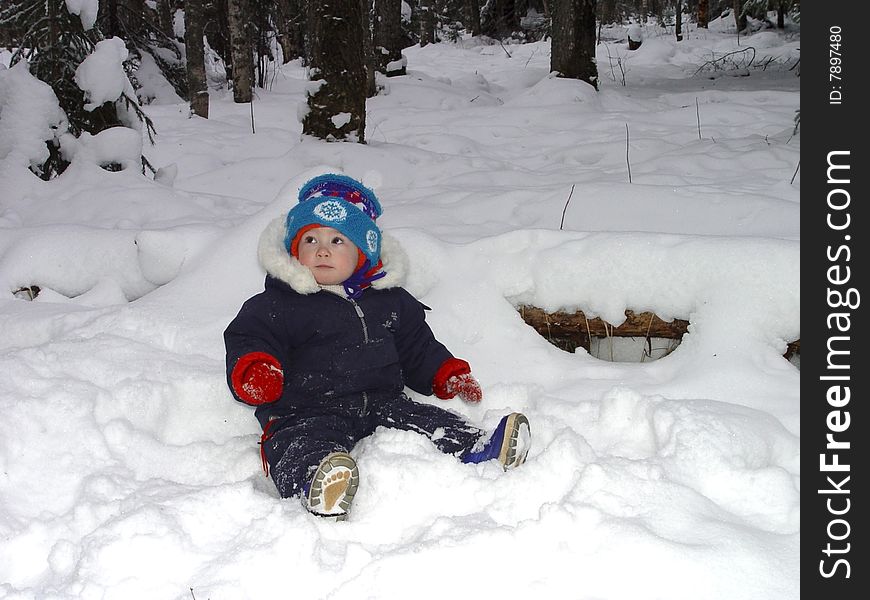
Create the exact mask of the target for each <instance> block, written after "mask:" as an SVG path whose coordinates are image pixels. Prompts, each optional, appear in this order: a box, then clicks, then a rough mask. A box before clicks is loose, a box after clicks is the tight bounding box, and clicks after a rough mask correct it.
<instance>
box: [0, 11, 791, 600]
mask: <svg viewBox="0 0 870 600" xmlns="http://www.w3.org/2000/svg"><path fill="white" fill-rule="evenodd" d="M756 36H760V37H758V39H759V42H760V43H759V44H757V45H755V47H756V48H757V51H758V53H759V58H758V60H759V61H760V60H762V59H764V58H766V57H767V56H772V57H775V61H774V62H773V63H772V64H771V65H768V66H767V68H766V69H764V70H762V69H752V68H750V69H749V71H748V72H749V76H748V77H747V76H742V77H733V76H730V75H729V73H728V72H724V71H723V72H716V73H714V74H703V73H701V74H698V75H694V73H695V72H696V71H697V70H698V67H699V66H700V65H702V64H703V63H705V62H706V61H708V60H710V58H711V56H713V55H714V54H718V55H721V54H722V53H725V52H727V51H729V49H730V50H734V49H736V48H737V46H736V43H737V42H736V38H735V37H734V36H733V34H729V33H727V32H720V31H718V30H716V29H715V28H711V30H710V31H703V30H701V31H699V30H695V29H692V30H689V31H688V32H687V34H686V39H685V41H683V42H681V43H680V44H679V45H677V43H676V42H674V41H673V39H672V38H671V37H664V36H662V35H657V34H656V32H655V31H654V30H652V29H651V28H648V29H647V30H646V31H645V33H644V38H645V39H644V43H643V46H642V47H641V49H640V50H639V51H637V52H629V51H628V50H627V48H626V46H625V44H624V43H612V42H609V43H608V44H607V46H606V47H605V46H604V45H602V46H599V48H598V57H597V58H598V65H599V71H600V87H601V90H600V91H599V92H597V93H596V92H594V91H593V90H592V89H591V88H590V87H589V86H588V85H586V84H583V83H580V82H577V81H569V80H563V79H557V78H554V77H550V75H549V73H548V62H549V48H548V46H547V44H546V43H535V44H528V45H522V46H518V45H517V46H510V47H509V50H510V54H511V57H508V56H507V54H506V53H505V52H504V51H503V50H502V48H501V47H500V46H489V45H483V44H480V43H479V42H477V41H470V40H464V41H463V42H462V43H461V44H459V45H450V44H430V45H427V46H426V47H425V48H422V49H421V48H419V47H413V48H408V49H406V50H405V51H404V52H405V55H406V56H407V58H408V67H409V71H408V75H407V76H404V77H395V78H391V79H389V81H388V84H387V88H386V89H385V90H384V92H385V93H383V94H381V95H379V96H377V97H375V98H373V99H370V100H369V102H368V118H367V122H368V125H367V131H366V138H367V140H368V144H366V145H361V144H351V143H324V142H320V141H316V140H313V139H309V138H303V137H302V136H301V135H300V133H301V126H300V124H299V122H298V121H297V119H296V113H295V107H296V106H297V105H300V104H301V105H304V102H305V97H306V96H305V94H306V90H307V89H308V88H309V84H308V82H307V81H306V78H305V72H304V68H303V67H301V66H300V65H299V63H298V61H296V62H292V63H289V64H288V65H285V67H284V69H283V71H282V72H281V73H279V74H278V76H277V77H276V78H275V81H274V85H273V86H272V88H271V89H270V90H268V91H267V90H258V93H257V98H256V100H255V109H254V114H255V119H256V133H255V134H254V133H252V129H251V111H250V106H249V105H247V104H240V105H235V104H233V102H232V96H231V94H229V93H223V94H221V93H212V94H211V107H210V115H209V116H210V118H209V119H208V120H205V119H200V118H190V117H189V111H188V108H187V106H186V105H185V104H183V103H172V102H171V101H168V100H167V99H168V97H167V96H166V95H160V94H159V93H158V92H159V88H155V89H153V90H148V89H146V90H145V91H144V93H143V94H142V97H153V98H158V97H160V98H161V101H160V103H154V104H151V105H147V106H145V107H143V108H144V109H145V110H146V112H147V113H148V114H149V115H150V116H151V118H152V119H153V120H154V123H155V125H156V128H157V132H158V135H157V142H156V145H155V146H148V145H146V146H145V148H144V152H145V154H146V156H147V157H148V159H149V161H150V162H151V163H152V164H153V165H155V166H156V167H160V168H161V171H160V172H161V175H160V176H159V177H158V178H157V181H154V180H152V179H150V178H148V177H145V176H143V175H142V174H141V170H140V168H139V165H138V164H136V161H135V160H134V157H135V155H136V153H137V152H138V149H139V146H138V145H137V144H141V139H140V138H139V137H138V134H137V133H135V132H131V133H133V134H134V135H132V136H131V135H130V134H129V133H125V132H124V131H122V130H120V128H118V131H116V130H109V131H107V132H104V133H101V134H99V135H97V136H94V137H92V138H91V137H85V138H84V139H80V140H78V141H77V142H76V143H77V144H78V146H77V148H78V149H77V150H76V151H75V153H74V161H73V164H72V166H71V167H70V168H69V169H68V170H67V171H66V172H65V173H64V174H63V175H61V176H60V177H58V178H56V179H54V180H51V181H47V182H45V181H41V180H39V179H37V178H36V177H34V176H33V175H32V174H30V172H29V171H27V165H28V164H29V160H34V159H38V158H39V156H37V154H38V153H37V152H36V151H35V150H34V149H33V148H35V146H34V142H33V140H36V139H38V140H44V139H46V137H45V136H46V135H48V134H47V133H46V129H45V125H46V124H47V123H49V122H51V120H52V119H53V118H55V117H54V115H55V113H54V112H53V111H52V109H51V103H50V102H49V101H46V100H45V99H44V98H43V96H44V91H42V90H41V88H39V86H35V85H31V84H27V86H26V87H25V86H24V84H22V87H21V89H22V90H25V91H26V93H27V94H28V96H29V97H30V98H31V102H32V105H33V113H34V114H28V113H27V111H24V113H23V114H22V116H21V117H20V118H16V119H15V120H14V121H12V122H11V124H10V119H8V118H7V112H6V110H7V109H6V108H3V113H2V114H3V119H2V121H0V148H3V149H5V154H4V153H0V178H2V181H0V187H2V189H3V193H2V195H0V330H2V332H3V335H2V336H0V372H2V373H3V374H4V376H3V377H2V378H0V415H2V417H0V473H2V475H0V507H2V508H0V514H2V518H0V540H2V541H0V582H2V583H0V597H8V598H16V599H24V598H28V599H30V598H32V599H36V598H39V599H46V598H51V599H67V598H69V599H72V598H76V599H79V598H80V599H85V600H88V599H92V598H104V599H110V598H123V599H124V600H129V599H131V598H148V599H160V598H166V599H178V598H188V597H190V596H191V593H193V594H195V597H196V598H200V599H205V598H213V599H218V598H254V597H276V596H281V595H287V594H290V595H292V596H293V597H300V598H308V597H310V598H325V597H329V598H332V599H341V598H348V599H357V598H360V597H364V596H370V597H377V598H381V599H384V598H407V597H408V596H409V593H410V595H411V596H413V597H415V598H439V599H440V598H443V597H444V596H445V594H453V595H458V596H460V597H463V598H473V597H507V598H521V597H534V598H537V597H544V596H547V595H555V594H558V595H560V596H567V597H571V598H577V599H589V600H591V599H599V598H608V599H621V598H626V599H632V600H638V599H646V598H649V599H653V598H669V599H680V598H687V599H696V598H705V599H710V600H717V599H721V600H741V599H756V598H765V599H767V600H770V599H783V600H785V599H789V600H790V599H792V598H795V597H798V596H799V579H800V577H799V566H798V562H799V549H798V547H799V538H800V503H799V487H800V393H799V382H800V374H799V371H798V369H797V368H796V367H795V366H794V365H793V364H790V363H789V362H787V361H786V360H785V359H784V358H782V356H781V355H782V353H783V352H784V351H785V347H786V343H787V342H789V341H792V340H795V339H798V338H799V337H800V319H799V314H800V293H799V283H800V274H799V271H798V266H799V256H800V235H799V231H800V220H799V208H800V203H799V190H800V174H799V173H798V174H797V176H796V177H795V178H794V181H793V182H792V177H793V176H794V174H795V167H796V166H797V164H798V160H799V155H800V135H799V134H798V135H793V127H794V125H793V117H794V111H795V110H797V109H798V108H799V85H800V80H799V79H798V78H796V77H795V75H794V73H793V72H790V71H788V70H787V69H788V67H790V66H792V65H793V64H794V62H795V61H796V60H797V59H798V57H799V52H798V47H799V41H800V40H799V38H798V36H797V34H796V33H794V32H793V31H792V32H788V33H773V32H759V33H758V34H756ZM754 37H755V36H749V37H747V36H741V43H743V44H749V43H750V41H751V40H753V38H754ZM617 57H618V58H619V59H620V60H621V61H622V65H623V67H625V85H623V81H622V78H621V77H620V76H619V73H618V71H617V72H616V76H615V77H611V70H610V65H611V62H610V61H611V60H615V59H616V58H617ZM151 74H152V75H153V70H152V71H151ZM10 77H12V78H14V77H20V73H19V74H16V69H11V70H8V71H3V70H0V106H3V107H6V106H10V103H9V102H10V101H9V98H10V96H9V94H8V89H9V88H8V87H6V88H4V86H3V82H4V81H5V80H8V79H9V78H10ZM143 80H144V81H145V82H149V81H154V79H153V78H143ZM15 85H18V84H15ZM154 85H155V86H157V85H159V84H158V83H154ZM96 87H99V86H93V87H90V86H89V89H91V90H92V97H91V101H94V102H96V101H98V100H99V99H100V98H108V96H109V95H110V94H108V93H106V94H103V93H101V92H99V91H98V90H96V89H95V88H96ZM4 89H7V92H6V95H5V96H4V95H3V93H4V92H3V90H4ZM25 91H22V93H25ZM696 101H697V104H696ZM3 102H5V104H3ZM16 102H20V100H16ZM19 106H20V105H19ZM16 110H18V109H16ZM16 114H17V113H16ZM699 117H700V135H699V122H698V121H699ZM626 125H628V133H629V135H628V158H627V157H626V153H627V150H626V143H627V142H626ZM10 149H12V150H10ZM106 161H110V162H111V161H114V162H119V163H121V164H122V166H123V167H124V168H123V169H122V170H121V171H117V172H108V171H105V170H103V169H101V168H100V167H99V165H100V164H103V163H105V162H106ZM629 165H630V170H631V181H630V182H629V177H628V167H629ZM326 171H332V172H343V173H346V174H348V175H351V176H354V177H357V178H360V179H361V180H363V181H364V182H365V183H366V184H367V185H369V186H371V187H373V188H374V189H376V191H377V193H378V195H379V198H380V200H381V202H382V204H383V206H384V215H383V217H382V218H381V219H380V223H381V225H382V227H383V228H384V229H386V230H388V231H389V232H390V233H392V234H393V235H394V236H395V237H396V238H398V239H399V240H400V242H401V243H402V245H403V246H404V248H405V250H406V252H407V253H408V256H409V260H410V270H411V276H410V279H409V281H408V283H407V288H408V289H409V291H411V292H412V293H413V294H415V295H416V296H417V297H418V298H420V299H421V301H422V302H424V303H425V304H426V305H428V306H431V307H432V309H433V310H432V311H431V312H430V313H429V315H428V321H429V323H430V325H431V327H432V328H433V330H434V331H435V333H436V335H437V336H438V337H439V339H441V341H443V342H444V343H445V344H446V345H447V346H448V347H449V348H450V349H451V350H452V351H453V353H454V354H455V355H457V356H459V357H462V358H465V359H467V360H468V361H469V362H470V363H471V365H472V368H473V372H474V375H475V377H476V378H477V379H478V380H479V381H480V382H481V384H482V386H483V392H484V398H483V400H482V402H481V403H480V404H479V405H469V404H465V403H462V402H460V401H458V400H454V401H451V402H450V403H447V404H444V403H443V401H441V400H436V399H433V398H428V399H424V398H422V397H419V396H418V397H417V398H418V399H421V400H424V401H429V402H436V403H439V404H440V405H442V406H447V407H449V408H451V409H453V410H456V411H458V412H461V413H462V414H464V415H465V416H466V417H467V418H468V419H469V420H471V421H472V422H474V423H477V424H479V425H481V426H483V427H487V428H492V427H494V426H495V425H496V423H497V422H498V420H499V418H500V417H501V416H502V415H504V414H505V413H507V412H509V411H514V410H518V411H522V412H524V413H525V414H526V415H527V416H528V417H529V420H530V424H531V435H532V445H531V452H530V454H529V459H528V461H527V463H526V464H524V465H523V466H521V467H520V468H518V469H516V470H513V471H510V472H508V473H503V472H502V471H501V469H500V468H499V466H498V465H497V464H495V463H486V464H481V465H464V464H461V463H459V462H458V461H457V460H456V459H455V458H453V457H451V456H446V455H442V454H440V453H439V452H438V451H437V450H436V449H435V448H434V446H433V445H432V444H431V443H430V442H429V441H428V440H427V439H425V438H423V437H421V436H419V435H416V434H414V433H411V432H400V431H393V430H386V429H381V430H378V431H377V432H376V434H375V435H374V436H372V437H370V438H368V439H366V440H364V441H363V442H361V443H360V444H359V445H358V446H357V447H356V448H355V449H354V450H353V455H354V456H355V458H356V459H357V461H358V464H359V468H360V473H361V485H360V488H359V492H358V494H357V497H356V500H355V503H354V506H353V512H352V513H351V517H350V520H349V521H348V522H346V523H328V522H324V521H321V520H318V519H317V518H315V517H313V516H311V515H309V514H307V513H306V512H305V511H304V510H303V509H302V507H301V505H300V504H299V503H298V502H297V501H293V500H290V501H288V500H281V499H279V498H278V497H277V494H276V492H275V489H274V486H273V485H272V483H271V481H270V480H268V479H266V478H265V477H264V476H263V475H262V473H261V467H260V458H259V452H258V450H259V448H258V446H257V441H258V439H259V433H260V432H259V428H258V425H257V423H256V421H255V419H254V417H253V411H252V409H250V408H249V407H246V406H243V405H241V404H238V403H236V402H234V401H233V400H232V397H231V396H230V394H229V391H228V390H227V389H226V383H225V372H224V349H223V341H222V332H223V329H224V328H225V326H226V325H227V323H228V322H229V321H230V320H231V319H232V318H233V316H235V314H236V312H237V311H238V309H239V307H240V305H241V303H242V302H243V301H244V300H245V299H246V298H247V297H249V296H250V295H252V294H254V293H257V292H258V291H259V290H261V289H262V283H263V273H262V271H261V270H260V268H259V267H258V265H257V259H256V245H257V239H258V236H259V233H260V231H261V230H262V229H263V228H264V227H265V226H266V224H267V223H268V222H269V221H270V220H271V219H273V218H274V217H276V216H278V215H281V214H284V213H285V212H286V211H287V209H288V208H289V207H290V206H292V204H293V203H294V201H295V193H296V191H297V190H298V188H299V186H300V185H301V184H302V183H303V182H305V181H306V180H307V179H309V178H310V177H312V176H314V175H317V174H320V173H323V172H326ZM563 211H564V218H563ZM32 285H38V286H39V287H40V288H41V293H40V294H39V295H38V296H37V297H36V299H35V300H34V301H27V300H24V299H22V297H21V296H22V294H19V295H18V296H15V295H13V292H14V291H15V290H18V289H19V288H22V287H27V286H32ZM521 304H534V305H537V306H540V307H543V308H545V309H548V310H555V309H566V310H575V309H578V308H579V309H582V310H584V311H586V312H587V314H588V315H589V316H590V317H591V316H601V317H602V318H605V319H607V320H609V321H611V322H612V323H615V324H618V323H619V322H620V321H621V320H622V319H623V311H624V310H625V309H626V308H631V309H633V310H635V311H642V310H652V311H655V312H656V313H657V314H659V315H660V316H662V317H664V318H672V317H679V318H687V319H688V320H689V321H690V327H689V333H688V334H687V335H686V336H685V337H684V339H683V342H682V344H681V345H680V346H679V347H677V348H676V350H675V351H674V352H672V353H671V354H669V355H668V356H665V357H663V358H661V359H659V360H656V361H653V362H644V363H640V362H627V363H615V362H606V361H603V360H599V359H597V358H595V357H593V356H591V355H589V354H587V353H586V352H585V351H584V350H582V349H580V350H578V351H577V352H576V353H567V352H564V351H562V350H559V349H557V348H555V347H554V346H552V345H551V344H549V343H548V342H547V341H546V340H545V339H543V338H542V337H541V336H539V335H538V334H537V333H536V332H535V331H533V330H532V329H531V328H530V327H529V326H527V325H526V324H525V323H524V322H523V321H522V320H521V318H520V316H519V314H518V312H517V307H518V306H519V305H521ZM433 573H439V574H443V579H444V583H440V582H437V581H433V578H432V574H433ZM191 590H192V592H191ZM288 590H289V591H288ZM409 591H410V592H409Z"/></svg>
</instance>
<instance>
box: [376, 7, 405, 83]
mask: <svg viewBox="0 0 870 600" xmlns="http://www.w3.org/2000/svg"><path fill="white" fill-rule="evenodd" d="M374 6H375V11H374V19H373V31H372V34H373V37H374V43H373V48H372V52H373V53H374V63H375V68H376V69H377V70H378V71H380V72H381V73H384V74H386V76H387V77H395V76H397V75H404V74H405V73H406V69H405V61H404V60H403V57H402V0H375V4H374Z"/></svg>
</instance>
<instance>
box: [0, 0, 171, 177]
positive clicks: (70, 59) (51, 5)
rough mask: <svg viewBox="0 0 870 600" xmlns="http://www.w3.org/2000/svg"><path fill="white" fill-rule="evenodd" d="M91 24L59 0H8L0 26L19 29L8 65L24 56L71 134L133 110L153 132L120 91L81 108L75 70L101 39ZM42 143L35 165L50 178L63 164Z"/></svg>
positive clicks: (52, 147)
mask: <svg viewBox="0 0 870 600" xmlns="http://www.w3.org/2000/svg"><path fill="white" fill-rule="evenodd" d="M83 21H85V24H83ZM95 23H96V15H82V16H79V15H73V14H71V13H70V12H69V10H68V8H67V5H66V2H65V0H14V1H12V2H9V3H8V4H7V5H6V6H5V7H4V8H3V10H2V11H0V27H2V28H6V27H11V28H12V29H13V30H14V31H19V32H23V33H22V34H21V37H20V39H17V40H15V42H16V45H17V46H18V50H16V51H15V53H14V54H13V55H12V59H11V64H16V63H18V62H19V61H22V60H25V61H27V62H28V66H29V68H30V72H31V73H32V74H33V75H34V76H35V77H37V78H38V79H40V80H41V81H44V82H45V83H47V84H48V85H49V86H51V88H52V90H54V93H55V95H56V96H57V99H58V102H59V104H60V107H61V109H62V110H63V111H64V113H66V116H67V120H68V123H69V132H70V133H71V134H73V135H74V136H76V137H78V136H79V135H81V133H82V132H87V133H90V134H97V133H99V132H100V131H103V130H104V129H108V128H109V127H115V126H119V125H122V124H123V123H122V121H121V118H120V115H119V111H121V114H123V113H126V112H133V113H134V114H135V115H136V117H138V118H139V120H140V121H141V122H142V123H143V124H144V125H145V127H146V131H147V133H148V134H149V136H150V135H151V134H152V133H153V132H154V127H153V124H152V123H151V120H150V119H149V118H148V117H147V116H146V115H145V113H143V112H142V110H141V108H139V103H138V102H137V100H136V98H131V97H129V96H128V95H127V94H126V93H123V94H121V96H120V97H119V98H118V100H116V101H115V102H105V103H103V104H102V105H100V106H97V107H95V108H94V109H93V110H86V109H85V104H86V98H85V93H84V92H83V91H82V90H81V89H80V88H79V87H78V85H76V82H75V73H76V69H77V68H78V67H79V65H80V64H81V63H82V61H83V60H84V59H85V58H87V57H88V55H89V54H90V53H91V52H92V51H93V49H94V47H95V46H96V44H97V42H100V41H102V40H103V39H104V36H103V34H102V33H101V32H100V30H99V29H98V28H96V27H94V25H95ZM86 25H87V26H86ZM125 67H126V69H127V73H128V76H129V74H130V73H131V71H132V64H131V63H130V62H129V61H128V63H127V64H126V65H125ZM48 146H49V158H48V159H47V160H46V162H45V164H43V165H42V166H41V168H40V169H38V170H39V173H38V175H39V176H40V177H42V178H43V179H51V178H52V177H55V176H56V175H58V174H60V173H62V172H63V171H64V170H65V169H66V167H67V166H69V162H68V161H67V160H66V159H65V158H64V157H63V156H62V155H61V153H60V149H59V148H58V147H57V145H56V144H55V143H53V142H49V143H48ZM145 164H146V163H145V162H144V159H143V165H145Z"/></svg>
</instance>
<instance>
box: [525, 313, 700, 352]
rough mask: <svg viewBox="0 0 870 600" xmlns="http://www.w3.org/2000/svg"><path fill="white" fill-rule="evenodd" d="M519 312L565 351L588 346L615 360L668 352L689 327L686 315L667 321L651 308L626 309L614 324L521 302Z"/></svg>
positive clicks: (589, 348) (588, 350)
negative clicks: (623, 316)
mask: <svg viewBox="0 0 870 600" xmlns="http://www.w3.org/2000/svg"><path fill="white" fill-rule="evenodd" d="M518 310H519V313H520V316H521V317H522V318H523V320H524V321H525V322H526V323H528V324H529V325H531V326H532V328H533V329H534V330H535V331H537V332H538V333H539V334H541V336H543V337H544V339H546V340H547V341H548V342H550V343H551V344H553V345H554V346H556V347H557V348H559V349H561V350H565V351H566V352H574V351H575V350H576V349H577V348H585V349H586V351H587V352H589V354H590V355H592V356H594V357H595V358H599V359H601V360H608V361H613V362H649V361H652V360H657V359H659V358H662V357H664V356H667V355H668V354H670V353H671V352H673V351H674V349H675V348H676V347H677V346H679V345H680V341H681V340H682V339H683V334H685V333H686V331H687V330H688V327H689V322H688V321H687V320H685V319H674V320H673V321H665V320H664V319H662V318H661V317H659V316H658V315H656V314H654V313H651V312H642V313H635V312H634V311H632V310H626V311H625V322H623V323H622V324H621V325H619V326H618V327H614V326H613V325H611V324H610V323H608V322H607V321H605V320H603V319H600V318H589V317H587V316H586V315H585V314H584V313H583V311H579V310H578V311H577V312H573V313H567V312H563V311H556V312H547V311H545V310H544V309H542V308H538V307H537V306H520V307H519V309H518Z"/></svg>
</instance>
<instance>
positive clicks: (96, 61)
mask: <svg viewBox="0 0 870 600" xmlns="http://www.w3.org/2000/svg"><path fill="white" fill-rule="evenodd" d="M128 54H129V53H128V52H127V46H126V45H125V44H124V40H122V39H121V38H119V37H113V38H110V39H108V40H102V41H100V42H97V45H96V46H95V47H94V50H93V52H91V53H90V54H89V55H88V56H87V57H86V58H85V59H84V60H83V61H82V63H81V64H80V65H79V66H78V68H77V69H76V74H75V81H76V85H78V86H79V88H80V89H81V90H82V91H84V92H85V98H86V99H88V100H89V102H87V103H85V110H94V109H95V108H97V107H98V106H100V105H102V104H103V103H105V102H114V101H115V100H117V99H118V98H120V97H121V94H123V93H124V92H125V91H129V92H132V91H133V88H132V86H131V85H130V80H129V79H127V74H126V73H125V72H124V61H125V60H127V55H128ZM129 95H130V96H131V97H132V96H133V94H132V93H130V94H129Z"/></svg>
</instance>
